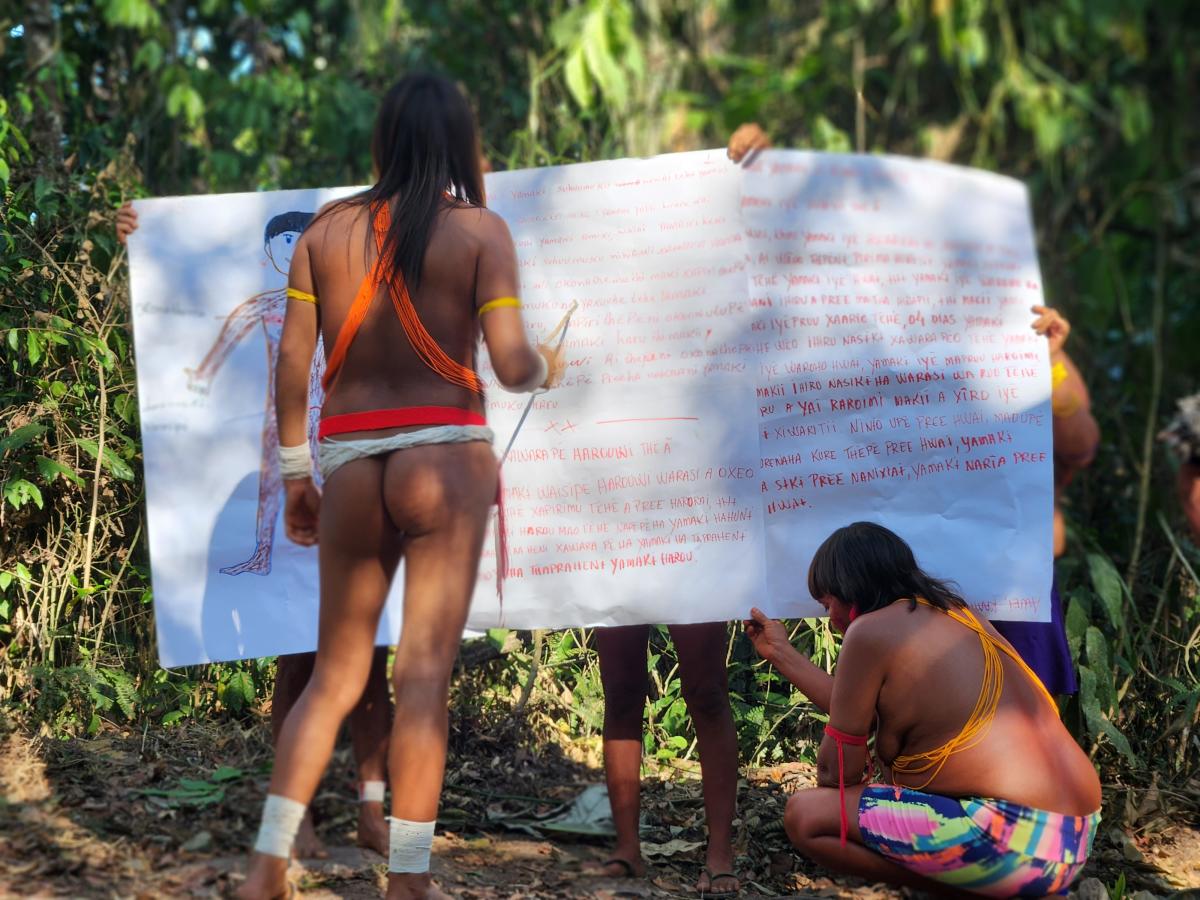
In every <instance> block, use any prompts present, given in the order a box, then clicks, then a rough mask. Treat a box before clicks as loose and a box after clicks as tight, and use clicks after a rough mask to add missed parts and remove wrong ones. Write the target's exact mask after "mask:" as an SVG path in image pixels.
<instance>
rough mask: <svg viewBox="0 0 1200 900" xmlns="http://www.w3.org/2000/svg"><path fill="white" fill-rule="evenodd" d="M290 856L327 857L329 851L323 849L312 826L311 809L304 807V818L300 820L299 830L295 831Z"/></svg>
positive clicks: (323, 846)
mask: <svg viewBox="0 0 1200 900" xmlns="http://www.w3.org/2000/svg"><path fill="white" fill-rule="evenodd" d="M292 856H294V857H296V859H328V858H329V851H328V850H326V849H325V845H324V844H322V843H321V839H320V838H319V837H317V832H316V830H315V829H314V828H313V820H312V810H307V809H306V810H305V811H304V818H303V819H301V820H300V830H299V831H297V832H296V840H294V841H293V842H292Z"/></svg>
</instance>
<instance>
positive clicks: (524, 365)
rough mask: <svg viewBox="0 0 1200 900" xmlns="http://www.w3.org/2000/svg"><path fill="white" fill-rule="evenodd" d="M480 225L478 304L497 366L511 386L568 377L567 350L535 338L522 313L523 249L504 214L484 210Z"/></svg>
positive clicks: (542, 384) (528, 387)
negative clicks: (534, 341) (538, 342)
mask: <svg viewBox="0 0 1200 900" xmlns="http://www.w3.org/2000/svg"><path fill="white" fill-rule="evenodd" d="M482 215H483V218H482V220H481V221H480V222H479V225H478V229H479V230H478V234H479V240H480V245H479V260H478V262H477V263H476V269H475V309H476V314H477V315H478V316H479V323H480V326H481V327H482V328H483V339H484V342H485V343H486V344H487V348H488V356H489V357H490V359H491V361H492V370H493V371H494V372H495V373H496V378H497V379H498V380H499V381H500V384H501V385H502V386H503V387H504V388H505V389H506V390H509V391H518V392H519V391H532V390H537V389H538V388H550V387H554V386H555V385H556V384H558V382H559V381H561V380H562V373H563V368H564V365H565V364H564V361H563V354H562V351H561V350H558V351H556V350H555V349H554V348H552V347H546V346H541V345H539V346H538V347H537V348H536V349H535V348H534V347H533V345H532V344H530V343H529V338H528V336H527V334H526V331H525V319H524V316H522V315H521V300H520V284H519V280H518V278H517V251H516V248H515V247H514V246H513V240H512V235H510V234H509V232H508V226H507V225H506V224H505V223H504V220H503V219H502V218H500V216H498V215H496V214H495V213H493V212H490V211H487V210H484V211H483V213H482Z"/></svg>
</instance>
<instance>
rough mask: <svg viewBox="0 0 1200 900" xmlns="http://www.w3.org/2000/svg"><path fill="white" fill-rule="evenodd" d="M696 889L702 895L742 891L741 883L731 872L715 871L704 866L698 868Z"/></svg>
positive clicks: (728, 893) (718, 895) (714, 895)
mask: <svg viewBox="0 0 1200 900" xmlns="http://www.w3.org/2000/svg"><path fill="white" fill-rule="evenodd" d="M696 890H697V891H699V892H700V896H702V897H722V896H731V897H732V896H734V895H735V894H740V893H741V891H742V883H741V882H740V881H739V880H738V877H737V876H736V875H734V874H733V873H732V872H725V871H717V870H715V869H711V868H709V867H708V866H705V867H704V868H703V869H701V870H700V878H699V879H698V880H697V881H696Z"/></svg>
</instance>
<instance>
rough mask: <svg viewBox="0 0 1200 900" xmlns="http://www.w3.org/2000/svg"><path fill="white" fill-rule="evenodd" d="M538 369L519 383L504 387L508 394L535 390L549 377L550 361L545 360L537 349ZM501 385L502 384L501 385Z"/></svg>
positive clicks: (526, 392)
mask: <svg viewBox="0 0 1200 900" xmlns="http://www.w3.org/2000/svg"><path fill="white" fill-rule="evenodd" d="M537 358H538V369H537V371H536V372H534V373H533V375H531V376H530V377H529V380H528V381H523V382H521V383H520V384H514V385H513V386H512V387H505V388H504V389H505V390H506V391H508V392H509V393H510V394H528V393H529V392H530V391H536V390H537V389H538V388H540V387H541V386H542V385H543V384H545V383H546V380H547V379H548V378H549V377H550V363H548V362H546V357H545V356H544V355H543V354H542V352H541V351H540V350H539V351H538V355H537ZM502 386H503V385H502Z"/></svg>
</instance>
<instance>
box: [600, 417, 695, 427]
mask: <svg viewBox="0 0 1200 900" xmlns="http://www.w3.org/2000/svg"><path fill="white" fill-rule="evenodd" d="M699 421H700V419H699V418H698V417H697V416H668V417H666V418H662V419H603V420H601V421H599V422H597V423H596V424H597V425H621V424H623V423H625V422H699Z"/></svg>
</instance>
